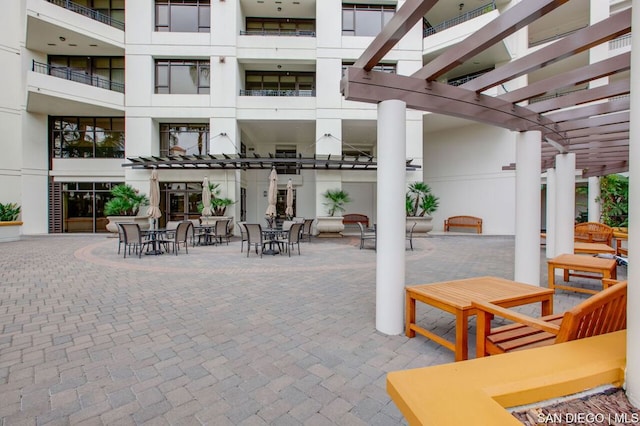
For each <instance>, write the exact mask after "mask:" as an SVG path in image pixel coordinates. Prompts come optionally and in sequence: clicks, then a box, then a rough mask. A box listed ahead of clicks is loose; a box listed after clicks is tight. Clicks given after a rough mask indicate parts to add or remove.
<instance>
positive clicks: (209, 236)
mask: <svg viewBox="0 0 640 426" xmlns="http://www.w3.org/2000/svg"><path fill="white" fill-rule="evenodd" d="M214 227H215V225H214V224H211V225H202V224H201V225H197V226H195V227H194V228H195V236H196V237H198V245H203V246H211V245H215V244H216V239H215V235H214V233H213V229H214ZM200 237H204V241H202V240H201V239H200Z"/></svg>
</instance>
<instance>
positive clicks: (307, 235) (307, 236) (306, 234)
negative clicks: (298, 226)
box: [301, 219, 313, 242]
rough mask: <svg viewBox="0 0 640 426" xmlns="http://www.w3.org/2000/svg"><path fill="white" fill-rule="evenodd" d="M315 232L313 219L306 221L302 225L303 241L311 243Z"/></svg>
mask: <svg viewBox="0 0 640 426" xmlns="http://www.w3.org/2000/svg"><path fill="white" fill-rule="evenodd" d="M312 232H313V219H305V220H304V222H303V225H302V236H301V239H302V240H307V241H308V242H311V233H312Z"/></svg>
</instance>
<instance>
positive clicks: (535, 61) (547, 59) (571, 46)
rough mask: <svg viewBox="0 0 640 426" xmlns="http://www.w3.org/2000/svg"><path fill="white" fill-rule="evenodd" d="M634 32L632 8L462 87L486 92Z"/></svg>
mask: <svg viewBox="0 0 640 426" xmlns="http://www.w3.org/2000/svg"><path fill="white" fill-rule="evenodd" d="M630 31H631V9H628V10H624V11H622V12H620V13H616V14H615V15H612V16H610V17H609V18H607V19H604V20H602V21H600V22H597V23H595V24H593V25H590V26H588V27H585V28H583V29H581V30H578V31H576V32H575V33H573V34H571V35H568V36H567V37H565V38H562V39H560V40H558V41H556V42H554V43H551V44H549V45H548V46H545V47H543V48H541V49H539V50H537V51H535V52H533V53H531V54H529V55H526V56H523V57H522V58H519V59H516V60H514V61H512V62H509V63H508V64H505V65H503V66H501V67H498V68H496V69H495V70H493V71H489V72H488V73H486V74H483V75H481V76H480V77H478V78H475V79H473V80H471V81H468V82H467V83H465V84H463V85H462V86H461V87H464V88H465V89H469V90H473V91H475V92H482V91H485V90H487V89H489V88H491V87H495V86H497V85H499V84H502V83H505V82H507V81H509V80H513V79H514V78H517V77H520V76H522V75H525V74H527V73H530V72H532V71H536V70H538V69H540V68H543V67H545V66H547V65H550V64H553V63H554V62H557V61H560V60H562V59H566V58H568V57H571V56H573V55H576V54H578V53H581V52H584V51H586V50H589V49H590V48H592V47H594V46H597V45H599V44H601V43H604V42H607V41H609V40H613V39H615V38H617V37H620V36H621V35H623V34H626V33H628V32H630Z"/></svg>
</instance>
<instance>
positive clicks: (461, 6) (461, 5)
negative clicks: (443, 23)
mask: <svg viewBox="0 0 640 426" xmlns="http://www.w3.org/2000/svg"><path fill="white" fill-rule="evenodd" d="M458 7H459V8H460V11H461V12H462V8H463V7H464V3H460V4H459V5H458Z"/></svg>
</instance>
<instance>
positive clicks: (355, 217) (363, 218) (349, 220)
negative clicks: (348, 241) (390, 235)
mask: <svg viewBox="0 0 640 426" xmlns="http://www.w3.org/2000/svg"><path fill="white" fill-rule="evenodd" d="M342 223H343V224H345V225H355V224H357V223H361V224H362V226H364V227H365V228H368V227H369V217H368V216H367V215H364V214H359V213H348V214H345V215H344V216H343V217H342Z"/></svg>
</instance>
